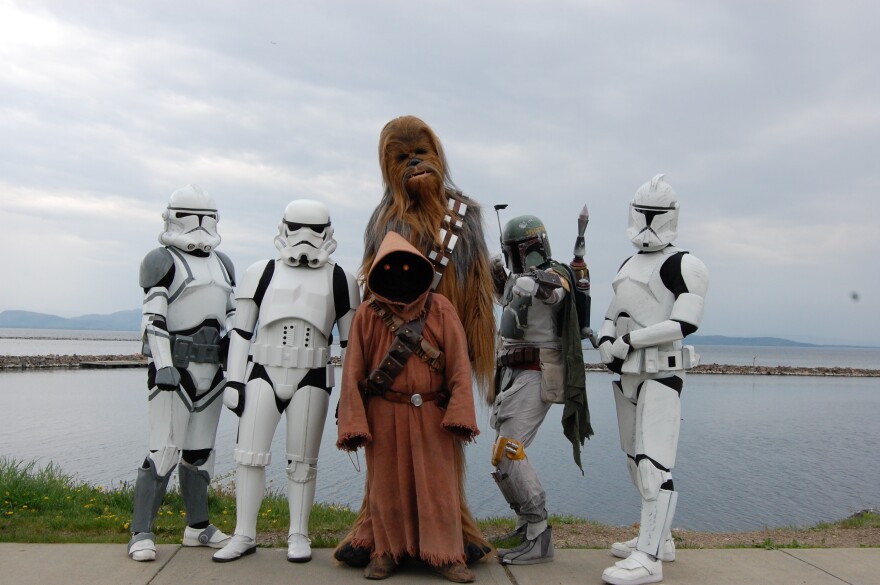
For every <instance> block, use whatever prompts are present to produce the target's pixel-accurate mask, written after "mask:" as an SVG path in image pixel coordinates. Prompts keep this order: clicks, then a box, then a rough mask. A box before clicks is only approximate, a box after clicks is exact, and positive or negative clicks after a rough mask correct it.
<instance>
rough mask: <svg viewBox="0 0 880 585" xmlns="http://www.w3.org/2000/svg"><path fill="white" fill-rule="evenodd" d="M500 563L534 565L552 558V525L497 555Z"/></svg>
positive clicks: (547, 561)
mask: <svg viewBox="0 0 880 585" xmlns="http://www.w3.org/2000/svg"><path fill="white" fill-rule="evenodd" d="M498 559H499V560H500V561H501V564H502V565H535V564H538V563H549V562H550V561H552V560H553V527H552V526H547V528H545V529H544V531H543V532H541V533H540V534H538V535H537V536H536V537H535V538H532V539H529V538H528V530H527V531H526V540H525V541H524V542H523V543H522V544H521V545H519V546H518V547H516V548H512V549H510V550H508V551H506V552H504V553H503V554H499V555H498Z"/></svg>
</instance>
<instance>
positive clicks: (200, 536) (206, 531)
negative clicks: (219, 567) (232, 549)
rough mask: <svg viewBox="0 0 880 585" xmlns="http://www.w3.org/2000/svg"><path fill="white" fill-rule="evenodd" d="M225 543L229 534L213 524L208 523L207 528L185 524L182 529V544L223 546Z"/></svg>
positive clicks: (211, 546) (227, 541) (227, 542)
mask: <svg viewBox="0 0 880 585" xmlns="http://www.w3.org/2000/svg"><path fill="white" fill-rule="evenodd" d="M227 544H229V536H227V535H225V534H223V533H222V532H220V529H218V528H217V527H216V526H214V525H213V524H208V527H207V528H191V527H189V526H187V527H186V528H185V529H184V531H183V546H207V547H210V548H223V547H224V546H226V545H227Z"/></svg>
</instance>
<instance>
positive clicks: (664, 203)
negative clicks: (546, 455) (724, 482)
mask: <svg viewBox="0 0 880 585" xmlns="http://www.w3.org/2000/svg"><path fill="white" fill-rule="evenodd" d="M678 209H679V206H678V201H677V199H676V196H675V192H674V191H673V190H672V187H670V186H669V184H668V183H666V182H665V181H664V180H663V175H657V176H656V177H654V178H653V179H652V180H651V181H650V182H648V183H646V184H645V185H643V186H642V187H641V188H640V189H639V190H638V191H637V193H636V196H635V199H634V200H633V202H632V204H631V206H630V224H629V230H628V235H629V237H630V240H631V241H632V242H633V245H634V246H635V247H636V248H637V249H638V250H639V253H637V254H635V255H634V256H631V257H630V258H629V259H627V260H626V262H624V264H623V265H622V266H621V268H620V270H619V271H618V273H617V276H615V278H614V282H613V287H614V297H613V299H612V301H611V305H610V306H609V308H608V312H607V314H606V316H605V321H604V323H603V325H602V329H601V332H600V334H599V338H600V339H599V352H600V356H601V358H602V361H603V362H604V363H605V364H608V367H609V368H610V369H612V370H613V371H615V372H617V373H619V374H620V379H619V380H618V381H615V382H614V383H613V386H614V397H615V404H616V406H617V419H618V428H619V431H620V444H621V448H622V449H623V451H624V452H625V453H626V455H627V458H628V459H627V462H628V466H629V471H630V477H631V478H632V481H633V483H634V484H635V486H636V487H637V488H638V490H639V494H640V495H641V499H642V514H641V524H640V529H639V536H638V538H636V539H634V540H631V541H629V542H625V543H616V544H615V545H614V547H613V548H612V553H613V554H614V555H616V556H621V557H627V558H626V560H624V561H619V562H618V564H617V565H615V566H614V567H610V568H609V569H607V570H606V571H605V573H604V574H603V576H602V577H603V579H604V580H605V581H606V582H608V583H634V582H638V583H650V582H656V581H660V580H661V579H662V568H661V565H660V563H659V562H658V561H657V559H659V560H661V561H662V560H667V561H671V560H674V558H675V547H674V543H673V541H672V536H671V533H670V527H671V523H672V517H673V515H674V513H675V505H676V500H677V493H676V492H675V491H674V487H673V483H672V468H673V467H674V466H675V455H676V450H677V448H678V434H679V425H680V420H681V401H680V394H681V390H682V388H683V385H684V378H685V370H686V369H687V368H689V367H691V366H693V365H696V362H697V356H696V354H695V353H694V350H693V347H692V346H683V345H682V339H684V337H686V336H687V335H689V334H690V333H693V332H694V331H696V330H697V328H698V327H699V325H700V323H701V321H702V319H703V303H704V299H705V296H706V292H707V289H708V284H709V273H708V270H707V269H706V266H705V265H704V264H703V263H702V262H701V261H700V260H699V259H697V258H696V257H695V256H694V255H692V254H690V253H688V252H686V251H684V250H681V249H679V248H676V247H674V246H673V245H672V241H673V240H674V239H675V236H676V234H677V224H678Z"/></svg>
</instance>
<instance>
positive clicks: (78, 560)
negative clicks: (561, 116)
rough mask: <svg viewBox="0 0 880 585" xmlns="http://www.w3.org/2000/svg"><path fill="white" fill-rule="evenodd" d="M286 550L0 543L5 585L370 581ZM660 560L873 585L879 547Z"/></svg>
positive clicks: (480, 568) (579, 557)
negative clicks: (142, 556)
mask: <svg viewBox="0 0 880 585" xmlns="http://www.w3.org/2000/svg"><path fill="white" fill-rule="evenodd" d="M286 552H287V551H286V549H281V548H271V549H270V548H260V549H259V550H258V551H257V553H256V554H254V555H251V556H248V557H244V558H243V559H241V560H238V561H235V562H232V563H215V562H212V561H211V554H212V553H213V551H212V550H210V549H204V548H183V547H181V546H179V545H171V544H167V545H159V547H158V556H157V559H156V561H154V562H150V563H136V562H134V561H132V560H130V559H129V558H128V557H127V556H126V554H125V545H122V544H16V543H8V544H0V583H2V584H3V585H31V584H33V585H53V584H56V583H58V584H64V585H103V584H106V585H129V584H131V585H146V584H149V585H172V584H174V585H179V584H186V585H199V584H201V583H223V584H231V583H260V585H273V584H276V583H277V584H279V585H281V584H283V585H291V584H304V585H331V584H337V583H341V584H345V583H358V584H364V583H367V582H368V581H366V580H365V579H364V578H363V573H362V571H361V570H359V569H352V568H348V567H341V566H338V565H337V564H336V563H335V562H334V561H333V560H332V557H331V552H332V551H331V550H329V549H318V550H315V551H314V558H313V559H312V561H311V562H310V563H304V564H293V563H288V562H287V558H286V556H285V555H286ZM676 557H677V560H676V561H675V562H674V563H665V564H664V567H663V573H664V575H663V576H664V583H667V584H676V585H706V584H712V585H731V584H746V583H748V584H751V583H755V584H762V585H763V584H768V585H795V584H797V585H803V584H808V585H826V584H828V585H842V584H849V585H878V584H880V548H865V549H841V548H835V549H782V550H763V549H719V550H688V549H684V550H682V549H679V550H678V551H676ZM614 560H616V559H614V557H612V556H611V555H610V554H609V553H608V552H607V551H602V550H580V549H564V550H557V551H556V559H555V561H554V562H552V563H546V564H542V565H531V566H520V567H502V566H501V565H499V564H497V563H494V562H486V563H479V564H478V565H477V566H476V567H475V573H476V575H477V583H483V584H486V585H489V584H497V585H554V584H572V585H574V584H577V585H581V584H595V585H601V583H602V579H601V575H602V571H603V570H604V569H605V567H607V566H609V565H611V564H612V563H613V561H614ZM389 583H390V584H393V583H397V584H408V583H434V584H435V585H439V584H440V583H446V581H445V580H444V579H442V578H441V577H439V576H437V575H434V574H433V573H430V572H428V571H427V570H426V569H425V568H424V567H423V566H422V565H420V564H418V563H408V564H406V565H404V566H403V567H401V568H400V570H399V571H398V572H397V573H395V575H393V576H392V577H391V579H390V580H389Z"/></svg>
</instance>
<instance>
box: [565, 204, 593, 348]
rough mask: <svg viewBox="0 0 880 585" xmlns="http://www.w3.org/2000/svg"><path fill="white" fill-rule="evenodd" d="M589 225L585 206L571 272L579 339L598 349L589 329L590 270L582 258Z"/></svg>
mask: <svg viewBox="0 0 880 585" xmlns="http://www.w3.org/2000/svg"><path fill="white" fill-rule="evenodd" d="M588 223H590V212H589V211H588V210H587V206H586V205H584V208H583V209H582V210H581V212H580V214H579V215H578V236H577V238H576V239H575V241H574V252H573V253H574V259H573V260H572V261H571V264H569V266H571V270H572V272H574V286H575V303H576V306H577V314H578V325H579V326H580V328H581V339H589V340H590V343H592V344H593V347H598V340H597V339H596V335H595V334H594V333H593V330H592V329H590V269H589V268H587V263H586V261H585V260H584V256H585V255H586V252H587V246H586V243H585V242H584V234H585V233H586V231H587V224H588Z"/></svg>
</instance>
